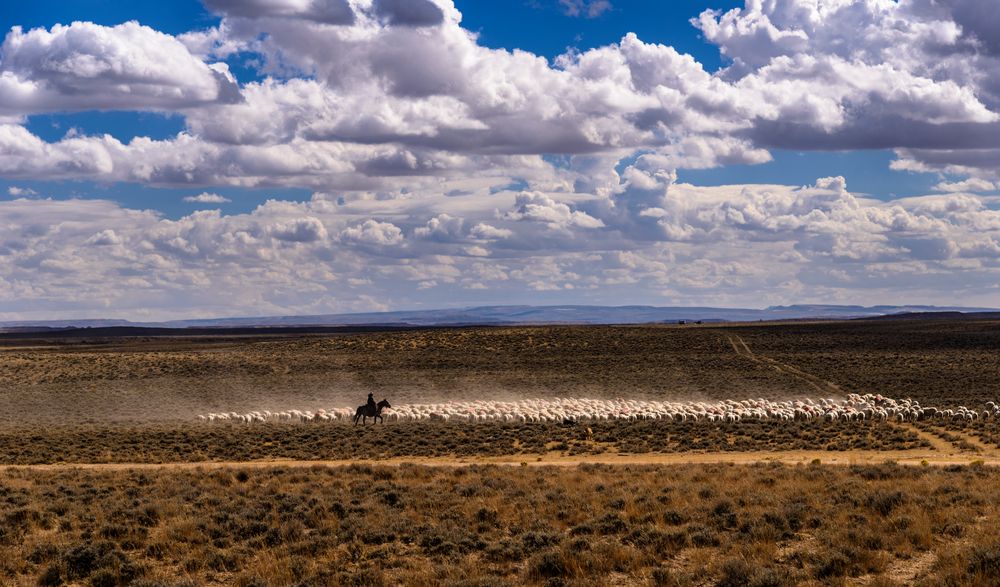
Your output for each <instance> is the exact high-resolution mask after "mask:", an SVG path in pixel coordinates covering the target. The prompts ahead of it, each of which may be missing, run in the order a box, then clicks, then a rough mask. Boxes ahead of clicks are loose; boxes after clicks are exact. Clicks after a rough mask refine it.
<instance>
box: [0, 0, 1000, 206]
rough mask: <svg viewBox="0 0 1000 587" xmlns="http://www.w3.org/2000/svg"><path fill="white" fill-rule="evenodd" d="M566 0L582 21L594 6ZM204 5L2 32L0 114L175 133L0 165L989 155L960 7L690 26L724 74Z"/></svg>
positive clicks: (598, 177) (356, 171)
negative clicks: (839, 152) (178, 27)
mask: <svg viewBox="0 0 1000 587" xmlns="http://www.w3.org/2000/svg"><path fill="white" fill-rule="evenodd" d="M564 5H565V6H566V7H567V9H569V10H570V11H575V12H576V13H578V14H590V13H599V12H601V11H603V10H606V9H607V6H608V3H606V2H594V1H584V0H573V1H571V2H566V3H564ZM209 7H210V8H211V9H212V10H213V11H215V12H217V13H218V14H220V15H221V16H222V17H223V18H222V22H221V23H220V24H219V25H218V26H217V27H214V28H213V29H211V30H208V31H199V32H193V33H190V34H188V35H184V36H182V37H181V38H180V39H177V38H174V37H170V36H169V35H164V34H162V33H158V32H156V31H153V30H152V29H149V28H148V27H143V26H141V25H138V24H136V23H126V24H124V25H119V26H117V27H101V26H98V25H93V24H89V23H74V24H73V25H70V26H68V27H61V26H58V27H53V28H52V29H51V30H45V29H34V30H32V31H28V32H24V31H22V30H21V29H17V28H15V29H13V30H12V31H11V33H10V34H9V35H8V38H7V40H6V41H5V45H4V47H5V49H4V57H3V61H2V63H0V67H2V70H3V72H4V73H3V75H4V76H5V77H3V78H2V79H3V80H5V81H4V82H0V95H3V92H4V90H3V89H2V88H5V87H6V88H7V90H6V91H7V94H8V95H10V96H11V99H10V100H6V101H3V102H0V103H2V104H4V105H5V107H7V108H8V110H7V111H6V113H8V114H10V115H12V116H16V115H24V114H28V113H32V112H38V111H46V110H52V109H55V110H65V109H80V108H88V107H89V108H101V109H114V108H130V109H181V110H183V111H184V114H185V120H186V123H187V126H188V132H187V133H185V134H184V135H183V136H179V137H177V138H176V139H174V140H171V141H159V142H157V143H156V145H155V153H151V151H152V149H151V148H148V147H147V145H146V144H144V143H142V142H139V143H138V144H134V145H133V144H129V145H118V144H114V142H113V141H111V140H109V139H107V138H106V137H78V138H80V139H83V140H82V141H80V142H77V143H72V144H70V143H67V144H59V143H57V144H53V145H50V146H44V145H42V146H39V145H37V144H34V145H33V143H37V141H36V140H35V139H36V137H31V136H11V137H10V138H11V145H10V147H9V148H8V149H9V150H10V151H11V152H13V154H14V159H17V155H18V154H19V153H21V152H25V153H26V152H27V151H32V152H33V153H35V154H39V152H40V151H45V152H44V153H40V154H41V155H42V157H41V158H40V159H38V160H37V161H34V162H22V161H13V162H8V163H7V164H6V165H5V166H4V167H3V168H0V173H6V174H10V175H13V176H17V177H42V176H50V175H51V174H53V173H55V175H56V176H58V177H61V178H66V179H69V178H74V177H77V178H100V179H106V180H109V181H140V182H153V183H164V184H184V183H189V184H196V183H220V184H228V185H267V184H269V183H270V184H274V185H300V186H308V187H316V188H322V189H372V188H377V187H390V188H391V187H394V186H399V185H401V181H400V180H399V179H398V178H404V177H408V178H413V177H431V176H437V177H444V178H454V177H456V176H458V175H460V174H467V173H469V172H470V171H471V172H474V173H491V172H493V171H494V170H505V171H507V172H508V175H513V176H516V175H515V174H514V172H513V171H514V170H513V168H514V167H525V166H527V167H533V168H534V169H535V170H536V175H541V173H542V172H547V173H548V175H549V178H548V179H547V180H546V181H550V182H551V181H569V182H574V183H575V184H576V185H577V186H578V187H580V188H584V189H594V190H595V191H597V190H601V189H605V190H606V189H607V186H608V185H610V184H609V182H610V183H613V178H611V170H612V169H613V168H614V167H615V165H616V164H617V163H618V162H619V161H621V160H622V159H623V158H626V157H629V156H634V155H635V154H636V153H645V152H655V153H657V154H659V155H660V156H661V157H662V159H661V160H660V161H661V164H662V165H663V167H664V170H666V171H670V170H674V169H680V168H705V167H713V166H719V165H728V164H734V163H742V164H753V163H761V162H766V161H768V160H769V159H770V155H769V153H768V152H767V149H768V148H775V147H777V148H795V149H824V150H827V149H850V148H879V149H887V148H896V149H899V160H898V161H897V162H896V164H895V167H896V168H897V169H901V170H903V169H905V170H915V171H945V172H954V173H957V174H960V175H970V174H971V175H979V176H984V177H987V176H989V174H990V173H991V172H992V171H991V170H992V169H994V168H995V167H996V166H995V165H993V164H994V163H995V162H996V159H997V158H996V156H995V155H994V153H995V152H996V151H998V150H1000V139H997V137H998V136H1000V132H997V129H998V128H1000V119H998V115H997V106H998V104H1000V98H998V96H1000V87H994V86H996V85H997V84H996V83H995V80H996V79H1000V76H998V75H992V73H991V72H998V73H1000V55H998V54H997V53H996V52H995V51H987V50H983V48H984V47H992V45H991V43H992V42H993V41H992V37H991V36H990V35H989V34H988V27H984V26H982V22H981V21H978V20H977V16H975V15H976V14H978V13H977V12H976V11H975V10H974V9H973V8H970V5H969V4H968V3H967V2H966V1H965V0H951V1H949V2H944V3H935V4H929V3H927V2H923V1H921V2H909V3H896V4H892V5H885V6H883V5H882V4H879V3H861V4H858V3H826V4H816V3H815V2H810V1H806V0H788V1H786V2H780V3H770V2H765V3H761V2H748V3H747V4H746V6H745V7H743V8H737V9H733V10H730V11H728V12H725V13H720V12H713V11H706V12H704V13H703V14H702V15H700V16H699V17H698V18H697V19H695V21H694V24H695V26H697V27H698V28H700V29H701V31H702V33H703V35H704V36H705V38H706V39H707V40H708V41H710V42H712V43H714V44H715V45H717V46H718V47H719V50H720V51H721V52H723V53H724V54H725V55H726V56H728V57H729V58H730V59H731V60H732V63H731V64H730V65H728V66H727V67H725V68H724V69H722V70H720V71H718V72H709V71H706V70H705V69H704V67H703V66H702V65H701V64H700V63H698V62H697V61H696V60H694V59H693V58H692V57H691V56H689V55H684V54H682V53H679V52H678V51H676V50H675V49H673V48H672V47H669V46H665V45H660V44H654V43H647V42H643V41H642V40H641V39H639V38H638V37H637V36H636V35H634V34H631V33H630V34H627V35H625V36H624V37H623V38H622V39H621V41H620V42H618V43H614V44H611V45H608V46H605V47H598V48H595V49H591V50H587V51H583V52H571V53H567V54H566V55H563V56H561V57H559V58H558V59H556V60H555V63H550V62H548V61H547V60H546V59H544V58H541V57H538V56H536V55H532V54H530V53H527V52H524V51H514V52H510V51H506V50H497V49H490V48H487V47H484V46H482V45H480V44H478V42H477V38H476V36H475V35H474V34H472V33H470V32H469V31H467V30H466V29H464V28H463V27H462V24H461V14H460V13H459V11H458V10H457V9H456V8H455V7H454V5H453V3H452V2H449V1H447V0H433V1H432V0H420V1H416V0H407V1H406V2H402V1H397V0H377V1H374V2H371V3H366V2H348V1H347V0H253V1H251V2H233V1H231V0H211V2H209ZM858 30H862V31H864V34H862V35H858V34H856V31H858ZM844 38H850V39H852V42H851V43H843V42H842V40H843V39H844ZM182 41H183V42H182ZM848 48H849V49H848ZM236 51H245V52H248V53H250V54H254V55H256V56H257V59H258V60H259V61H260V63H262V64H263V65H262V68H263V71H264V72H271V73H277V74H279V76H278V77H275V78H271V79H266V80H264V81H260V82H252V83H249V84H246V85H245V86H244V87H242V88H238V87H236V86H235V84H234V82H233V80H232V79H231V76H228V72H226V71H225V66H224V65H222V64H207V63H205V62H204V61H203V59H207V58H208V56H212V55H216V56H225V55H230V54H232V53H233V52H236ZM196 55H197V56H199V57H196ZM220 76H221V77H220ZM227 76H228V77H227ZM4 84H7V85H6V86H5V85H4ZM98 87H100V88H102V91H95V90H96V89H97V88H98ZM107 88H111V90H110V91H108V90H107ZM49 95H51V96H54V98H52V100H49V99H48V98H47V97H46V96H49ZM3 114H4V112H0V115H3ZM12 126H16V125H12ZM7 134H8V135H15V134H17V133H16V132H13V131H8V133H7ZM13 143H17V144H13ZM64 151H70V153H65V152H64ZM77 153H79V155H78V156H77V155H76V154H77ZM551 153H558V154H564V155H567V156H569V157H570V158H571V160H572V161H571V165H570V166H569V167H568V169H569V170H570V171H571V172H572V173H570V174H567V173H563V172H562V170H558V169H554V168H552V166H551V165H548V164H546V163H545V162H543V161H539V160H538V156H539V155H542V154H551ZM151 155H152V156H153V159H154V161H153V162H152V163H151V164H150V163H146V161H147V160H148V159H149V158H150V156H151ZM74 157H76V160H72V159H73V158H74ZM532 158H534V160H532ZM576 160H580V161H581V163H580V164H576V163H574V161H576ZM584 161H589V163H585V162H584ZM595 161H600V162H601V163H600V165H596V164H594V162H595ZM991 165H993V166H992V167H991ZM554 178H558V179H554Z"/></svg>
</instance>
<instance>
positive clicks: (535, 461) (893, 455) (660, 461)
mask: <svg viewBox="0 0 1000 587" xmlns="http://www.w3.org/2000/svg"><path fill="white" fill-rule="evenodd" d="M814 461H819V462H820V463H822V464H824V465H871V464H881V463H885V462H887V461H893V462H896V463H899V464H902V465H924V464H926V465H935V466H944V465H968V464H971V463H974V462H976V463H982V464H984V465H993V466H1000V454H996V453H995V452H991V453H990V454H980V453H963V452H958V451H957V450H956V451H954V452H947V453H945V452H940V451H932V450H926V449H918V450H899V451H821V450H807V451H781V452H769V451H755V452H739V453H733V452H728V453H727V452H706V453H685V454H634V455H633V454H618V455H582V456H581V455H575V456H564V455H562V454H558V453H551V454H544V455H515V456H504V457H465V458H455V457H404V458H395V459H385V460H316V461H310V460H274V461H203V462H193V463H52V464H44V465H2V466H0V473H2V472H7V471H15V470H39V471H46V470H69V469H84V470H93V471H116V470H127V469H138V470H141V469H199V468H201V469H224V468H267V467H347V466H350V465H376V466H393V467H398V466H400V465H404V464H411V465H424V466H434V467H468V466H475V465H500V466H528V467H537V466H563V467H575V466H578V465H584V464H602V465H684V464H704V463H732V464H736V465H749V464H757V463H783V464H787V465H803V464H809V463H812V462H814Z"/></svg>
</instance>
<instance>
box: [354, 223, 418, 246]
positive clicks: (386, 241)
mask: <svg viewBox="0 0 1000 587" xmlns="http://www.w3.org/2000/svg"><path fill="white" fill-rule="evenodd" d="M340 238H341V240H345V241H353V242H357V243H362V244H369V245H384V246H391V245H397V244H399V243H401V242H402V241H403V231H402V230H400V229H399V227H398V226H396V225H395V224H392V223H391V222H379V221H377V220H366V221H364V223H362V224H359V225H356V226H350V227H348V228H345V229H344V230H342V231H341V232H340Z"/></svg>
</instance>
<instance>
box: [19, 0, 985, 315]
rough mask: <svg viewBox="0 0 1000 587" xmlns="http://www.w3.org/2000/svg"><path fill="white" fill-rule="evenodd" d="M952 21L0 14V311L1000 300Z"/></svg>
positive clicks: (65, 6) (843, 15) (469, 9)
mask: <svg viewBox="0 0 1000 587" xmlns="http://www.w3.org/2000/svg"><path fill="white" fill-rule="evenodd" d="M984 1H985V0H984ZM976 5H977V2H975V1H973V0H969V1H965V2H952V1H948V2H944V3H941V4H940V6H938V7H937V8H935V10H936V12H934V11H919V10H916V9H914V8H912V7H911V6H909V5H908V4H906V3H903V4H900V5H897V6H895V7H893V8H891V9H887V10H874V9H872V7H869V6H867V5H865V7H863V8H861V7H855V10H854V12H851V11H849V10H848V9H847V8H843V7H840V8H837V7H835V6H834V5H830V6H829V7H820V8H817V6H818V5H817V4H816V3H814V2H808V1H806V0H788V2H786V3H784V4H783V5H782V6H783V9H782V10H778V9H777V8H776V7H775V6H770V5H760V6H758V5H757V4H755V3H745V2H744V1H743V0H718V1H711V0H705V1H702V0H699V1H678V2H660V1H656V2H653V1H641V0H523V1H522V0H512V1H511V2H478V1H477V2H472V1H469V0H454V1H452V0H412V2H408V3H399V2H396V1H395V0H259V1H257V2H253V3H239V2H233V1H232V0H204V3H203V2H202V1H198V0H192V1H188V0H177V1H172V2H146V3H134V2H122V1H112V0H89V1H84V0H61V1H58V2H56V1H52V0H40V1H36V2H31V3H17V4H14V5H11V6H7V7H5V10H4V12H3V14H2V15H0V27H2V28H3V29H4V30H5V31H11V32H10V33H9V34H7V40H6V42H5V44H4V49H3V55H2V56H0V194H2V195H0V319H4V318H17V317H40V316H50V315H60V316H62V315H73V316H82V315H88V316H89V315H101V316H104V315H108V314H109V313H111V314H115V315H120V316H123V317H124V316H128V317H189V316H215V315H232V314H241V315H245V314H253V313H303V312H327V311H331V312H332V311H351V310H373V309H401V308H419V307H438V306H455V305H463V304H467V303H495V302H506V301H512V302H518V303H541V302H546V303H617V302H624V301H627V302H628V303H649V304H661V305H662V304H670V305H706V304H716V305H756V306H760V305H769V304H772V303H797V302H817V303H958V302H962V303H967V304H969V305H1000V292H998V291H997V286H996V284H997V282H998V281H1000V280H998V279H997V274H996V270H997V268H996V263H997V262H996V257H997V253H1000V236H998V235H996V234H995V232H996V231H997V229H998V228H997V227H1000V220H998V219H997V214H998V212H997V210H996V209H997V207H998V203H997V198H998V196H997V194H998V193H1000V192H998V186H1000V178H998V177H997V172H996V169H997V168H1000V144H996V143H998V142H1000V141H997V140H996V139H995V138H993V137H996V136H1000V115H998V111H1000V107H998V105H1000V97H998V93H1000V88H997V87H995V84H991V83H989V79H990V78H989V76H986V77H983V76H981V75H976V74H975V72H978V71H1000V56H998V55H997V54H996V52H995V48H996V47H1000V40H998V39H997V38H996V35H997V27H994V26H993V25H992V24H991V23H990V21H989V20H988V19H984V18H983V17H982V13H981V11H980V12H977V6H976ZM707 10H711V11H712V12H705V11H707ZM817 10H825V11H826V12H822V13H820V12H816V11H817ZM458 12H461V20H459V19H458ZM129 21H136V22H138V23H139V25H141V26H135V25H129V24H123V23H127V22H129ZM71 23H72V24H71ZM900 23H906V24H907V26H901V24H900ZM57 24H62V25H66V26H64V27H62V28H60V29H55V28H53V27H54V26H55V25H57ZM70 25H71V26H70ZM15 26H17V27H21V30H20V31H19V32H18V31H14V30H12V27H15ZM859 26H864V27H865V29H866V31H867V32H866V35H865V36H864V37H858V36H857V35H856V34H855V32H856V30H857V28H858V27H859ZM838 39H840V40H838ZM844 39H846V44H845V43H844V42H843V41H842V40H844ZM970 47H976V48H978V49H976V50H974V51H971V50H970ZM890 48H891V49H890ZM686 56H690V58H689V57H686ZM536 57H538V58H542V59H543V60H542V61H539V60H537V59H536ZM780 144H795V145H796V146H797V147H798V146H801V147H803V148H802V150H787V149H776V148H771V147H769V145H780ZM863 144H878V145H880V148H879V149H872V150H866V149H858V148H857V146H858V145H863ZM885 145H889V146H891V147H892V148H888V149H886V148H881V147H882V146H885ZM192 200H194V201H192ZM5 218H8V219H14V220H13V221H9V222H7V223H4V222H3V220H4V219H5ZM941 283H948V284H949V287H942V286H941ZM955 286H957V287H955ZM220 291H224V292H227V295H225V296H221V297H220V296H219V295H217V293H218V292H220ZM31 300H34V301H31Z"/></svg>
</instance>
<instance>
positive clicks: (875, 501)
mask: <svg viewBox="0 0 1000 587" xmlns="http://www.w3.org/2000/svg"><path fill="white" fill-rule="evenodd" d="M905 502H906V496H905V495H903V492H901V491H882V490H878V491H875V492H873V493H871V494H869V495H868V497H867V498H865V505H866V506H868V507H869V508H871V509H872V510H874V511H876V512H878V513H879V514H880V515H882V516H888V515H889V514H891V513H892V510H894V509H896V508H898V507H899V506H901V505H903V503H905Z"/></svg>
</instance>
